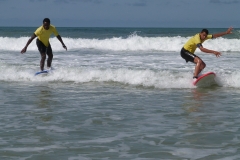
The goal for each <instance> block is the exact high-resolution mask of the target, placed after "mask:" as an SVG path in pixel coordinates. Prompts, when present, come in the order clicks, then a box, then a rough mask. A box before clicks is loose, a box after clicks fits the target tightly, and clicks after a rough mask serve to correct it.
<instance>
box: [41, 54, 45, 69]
mask: <svg viewBox="0 0 240 160" xmlns="http://www.w3.org/2000/svg"><path fill="white" fill-rule="evenodd" d="M45 60H46V53H41V61H40V69H41V71H43V70H44V63H45Z"/></svg>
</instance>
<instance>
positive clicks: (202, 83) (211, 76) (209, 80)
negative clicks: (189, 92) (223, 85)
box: [193, 72, 217, 87]
mask: <svg viewBox="0 0 240 160" xmlns="http://www.w3.org/2000/svg"><path fill="white" fill-rule="evenodd" d="M215 76H216V74H215V73H214V72H208V73H205V74H202V75H201V76H200V77H198V79H197V80H196V81H194V82H193V85H194V86H197V87H208V86H212V85H214V84H217V82H216V81H215Z"/></svg>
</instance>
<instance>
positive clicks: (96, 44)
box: [0, 35, 240, 52]
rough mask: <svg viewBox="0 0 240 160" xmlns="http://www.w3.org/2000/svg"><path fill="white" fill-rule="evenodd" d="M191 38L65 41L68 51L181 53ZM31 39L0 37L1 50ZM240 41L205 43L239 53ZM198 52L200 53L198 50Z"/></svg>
mask: <svg viewBox="0 0 240 160" xmlns="http://www.w3.org/2000/svg"><path fill="white" fill-rule="evenodd" d="M189 38H190V37H181V36H175V37H141V36H138V35H132V36H129V37H128V38H122V37H113V38H106V39H84V38H67V37H63V40H64V42H65V44H66V46H67V48H68V50H80V49H97V50H112V51H166V52H172V51H174V52H179V51H180V49H181V48H182V46H183V45H184V44H185V43H186V42H187V40H188V39H189ZM28 39H29V37H20V38H10V37H0V50H7V51H20V50H21V49H22V48H23V47H24V46H25V45H26V43H27V41H28ZM50 43H51V45H52V47H53V48H54V51H64V48H62V46H61V43H60V42H59V41H58V39H57V38H50ZM239 43H240V40H239V39H226V38H217V39H213V40H208V41H206V42H204V46H206V48H211V49H214V50H218V51H222V52H223V51H224V52H229V51H231V52H238V51H240V48H239V47H238V44H239ZM36 50H37V47H36V45H35V41H33V42H32V43H31V44H30V45H29V47H28V51H36ZM197 52H199V51H198V50H197Z"/></svg>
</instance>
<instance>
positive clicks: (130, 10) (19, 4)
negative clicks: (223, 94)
mask: <svg viewBox="0 0 240 160" xmlns="http://www.w3.org/2000/svg"><path fill="white" fill-rule="evenodd" d="M239 16H240V0H0V26H16V27H17V26H22V27H34V26H39V25H41V24H42V20H43V19H44V18H46V17H47V18H50V20H51V23H52V24H53V25H55V26H58V27H172V28H178V27H185V28H188V27H189V28H191V27H199V28H202V27H211V28H225V27H230V26H232V27H234V28H240V18H239Z"/></svg>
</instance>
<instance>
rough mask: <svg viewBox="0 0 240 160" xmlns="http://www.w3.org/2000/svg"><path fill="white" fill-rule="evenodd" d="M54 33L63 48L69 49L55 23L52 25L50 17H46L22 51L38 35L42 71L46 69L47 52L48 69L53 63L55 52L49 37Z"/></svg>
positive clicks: (23, 50)
mask: <svg viewBox="0 0 240 160" xmlns="http://www.w3.org/2000/svg"><path fill="white" fill-rule="evenodd" d="M52 33H53V34H54V35H55V36H56V37H57V39H58V40H59V41H60V42H61V44H62V46H63V48H65V49H66V50H67V47H66V46H65V44H64V43H63V40H62V38H61V36H60V35H59V34H58V31H57V30H56V28H55V27H54V26H53V25H50V19H49V18H45V19H44V20H43V25H42V26H40V27H39V28H38V29H37V30H36V31H35V32H34V33H33V35H32V37H31V38H30V39H29V40H28V42H27V44H26V46H25V47H24V48H23V49H22V51H21V53H25V52H26V51H27V47H28V45H29V44H30V43H31V42H32V40H33V39H34V38H36V37H37V40H36V44H37V47H38V50H39V52H40V54H41V61H40V69H41V71H43V70H44V63H45V60H46V54H47V55H48V59H47V67H48V69H51V64H52V59H53V54H52V48H51V45H50V43H49V38H50V36H51V34H52Z"/></svg>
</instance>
